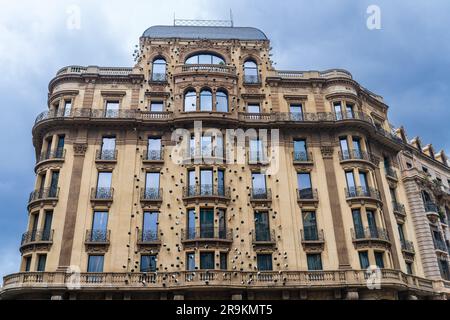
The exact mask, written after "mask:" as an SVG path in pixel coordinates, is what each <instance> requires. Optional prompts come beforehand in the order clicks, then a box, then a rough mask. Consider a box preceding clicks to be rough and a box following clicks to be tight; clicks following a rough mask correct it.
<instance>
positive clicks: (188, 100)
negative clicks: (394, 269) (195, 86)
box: [184, 91, 197, 112]
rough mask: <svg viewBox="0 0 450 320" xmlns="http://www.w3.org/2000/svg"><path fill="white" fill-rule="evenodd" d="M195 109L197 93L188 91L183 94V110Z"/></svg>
mask: <svg viewBox="0 0 450 320" xmlns="http://www.w3.org/2000/svg"><path fill="white" fill-rule="evenodd" d="M196 109H197V95H196V93H195V91H188V92H187V93H186V94H185V95H184V111H186V112H188V111H195V110H196Z"/></svg>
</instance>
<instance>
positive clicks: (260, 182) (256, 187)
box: [252, 173, 267, 199]
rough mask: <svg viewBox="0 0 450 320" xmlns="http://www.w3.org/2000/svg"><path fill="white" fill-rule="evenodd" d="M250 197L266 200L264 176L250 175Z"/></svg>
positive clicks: (258, 174)
mask: <svg viewBox="0 0 450 320" xmlns="http://www.w3.org/2000/svg"><path fill="white" fill-rule="evenodd" d="M252 197H253V198H254V199H267V188H266V176H265V175H264V174H262V173H252Z"/></svg>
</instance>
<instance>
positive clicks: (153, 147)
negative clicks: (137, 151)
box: [147, 138, 162, 160]
mask: <svg viewBox="0 0 450 320" xmlns="http://www.w3.org/2000/svg"><path fill="white" fill-rule="evenodd" d="M161 149H162V148H161V138H148V141H147V160H162V154H161Z"/></svg>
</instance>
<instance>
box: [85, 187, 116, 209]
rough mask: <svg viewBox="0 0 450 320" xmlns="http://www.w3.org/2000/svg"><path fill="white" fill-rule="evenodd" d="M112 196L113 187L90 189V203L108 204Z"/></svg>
mask: <svg viewBox="0 0 450 320" xmlns="http://www.w3.org/2000/svg"><path fill="white" fill-rule="evenodd" d="M113 197H114V188H110V187H97V188H92V189H91V203H92V205H99V206H102V205H103V206H108V207H109V206H110V205H111V203H112V201H113Z"/></svg>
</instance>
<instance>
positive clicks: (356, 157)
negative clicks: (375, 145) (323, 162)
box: [339, 149, 376, 166]
mask: <svg viewBox="0 0 450 320" xmlns="http://www.w3.org/2000/svg"><path fill="white" fill-rule="evenodd" d="M339 159H340V162H341V163H347V162H352V161H358V162H365V163H368V164H370V165H372V166H376V163H375V160H374V157H373V156H372V154H371V153H370V152H366V151H361V150H358V149H353V150H343V151H339Z"/></svg>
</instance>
